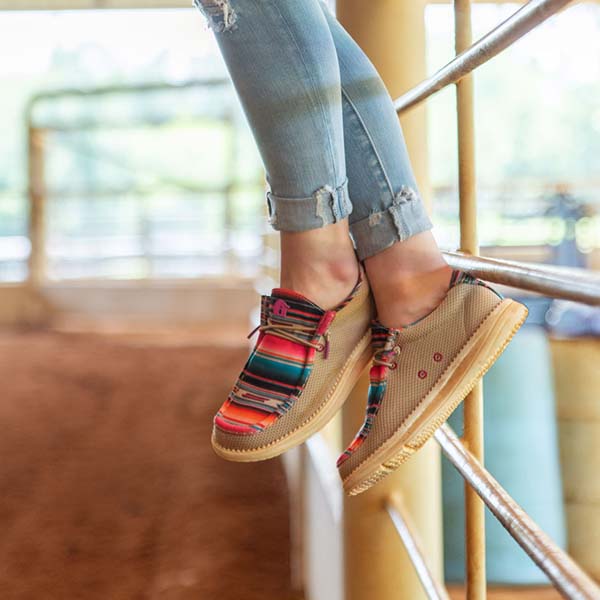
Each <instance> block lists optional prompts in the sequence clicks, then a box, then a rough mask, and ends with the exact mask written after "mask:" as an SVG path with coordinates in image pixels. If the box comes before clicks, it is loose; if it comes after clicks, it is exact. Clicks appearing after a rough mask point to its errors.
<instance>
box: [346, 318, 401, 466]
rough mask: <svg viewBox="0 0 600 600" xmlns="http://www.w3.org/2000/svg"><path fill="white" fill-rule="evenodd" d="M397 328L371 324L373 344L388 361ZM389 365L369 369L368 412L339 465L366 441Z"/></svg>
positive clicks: (378, 353)
mask: <svg viewBox="0 0 600 600" xmlns="http://www.w3.org/2000/svg"><path fill="white" fill-rule="evenodd" d="M396 331H398V330H397V329H392V328H387V327H384V326H383V325H382V324H381V323H379V322H378V321H373V322H372V324H371V344H372V346H373V349H374V351H375V355H376V356H377V357H378V358H382V359H383V360H386V361H391V360H392V359H393V355H394V353H393V350H392V346H393V340H394V335H395V332H396ZM388 372H389V367H386V366H385V365H373V366H372V367H371V369H370V371H369V380H370V381H369V393H368V395H367V414H366V417H365V420H364V423H363V425H362V427H361V428H360V430H359V432H358V433H357V434H356V436H355V438H354V439H353V440H352V442H351V444H350V445H349V446H348V448H346V450H345V451H344V452H343V453H342V454H341V455H340V457H339V458H338V460H337V466H338V467H339V466H340V465H341V464H343V463H344V462H345V461H346V460H348V458H350V456H351V455H352V453H353V452H355V451H356V449H357V448H358V447H359V446H360V445H361V444H362V443H363V442H364V441H365V439H366V437H367V435H369V432H370V431H371V428H372V427H373V421H374V420H375V416H376V415H377V412H378V411H379V407H380V406H381V403H382V401H383V398H384V396H385V390H386V388H387V376H388Z"/></svg>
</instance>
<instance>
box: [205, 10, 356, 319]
mask: <svg viewBox="0 0 600 600" xmlns="http://www.w3.org/2000/svg"><path fill="white" fill-rule="evenodd" d="M195 3H196V5H197V7H198V8H199V9H200V10H201V11H202V12H203V13H204V14H205V16H206V17H207V18H208V21H209V25H210V26H211V28H212V29H213V30H214V32H215V36H216V39H217V43H218V44H219V47H220V49H221V52H222V54H223V57H224V59H225V62H226V64H227V68H228V70H229V73H230V75H231V79H232V81H233V83H234V86H235V89H236V91H237V93H238V96H239V99H240V101H241V104H242V106H243V109H244V111H245V114H246V116H247V118H248V121H249V123H250V126H251V128H252V131H253V134H254V137H255V140H256V143H257V145H258V148H259V150H260V153H261V156H262V159H263V163H264V166H265V170H266V173H267V181H268V183H269V187H270V191H269V192H268V194H267V201H268V206H269V213H270V220H271V223H272V225H273V226H274V228H275V229H277V230H279V231H280V232H281V252H282V257H281V283H282V286H284V287H288V288H291V289H294V290H296V291H298V292H300V293H302V294H304V295H306V296H308V297H309V298H311V299H312V300H314V301H315V302H317V303H318V304H320V305H321V306H323V307H324V308H329V307H330V306H333V305H335V304H336V303H337V302H339V301H340V300H342V299H343V298H344V297H345V296H346V295H347V294H348V292H349V291H350V289H351V288H352V286H353V285H354V283H356V279H357V274H358V264H357V261H356V256H355V254H354V250H353V247H352V243H351V239H350V237H349V235H348V219H347V216H348V215H349V214H350V212H351V211H352V205H351V203H350V201H349V197H348V180H347V177H346V165H345V157H344V131H343V116H342V98H341V89H340V72H339V66H338V61H337V56H336V50H335V46H334V43H333V39H332V36H331V32H330V30H329V28H328V26H327V22H326V19H325V16H324V15H323V12H322V10H321V8H320V6H319V4H318V2H317V0H303V1H302V2H299V1H298V0H277V1H267V0H195Z"/></svg>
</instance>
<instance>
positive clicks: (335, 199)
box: [267, 178, 352, 231]
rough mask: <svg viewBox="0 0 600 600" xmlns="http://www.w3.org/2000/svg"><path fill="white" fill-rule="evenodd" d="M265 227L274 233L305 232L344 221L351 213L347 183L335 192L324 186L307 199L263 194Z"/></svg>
mask: <svg viewBox="0 0 600 600" xmlns="http://www.w3.org/2000/svg"><path fill="white" fill-rule="evenodd" d="M267 206H268V208H269V223H271V225H272V226H273V229H275V230H277V231H307V230H308V229H318V228H319V227H324V226H325V225H330V224H331V223H337V222H338V221H341V220H342V219H345V218H346V217H347V216H348V215H349V214H350V213H351V212H352V203H351V202H350V198H349V196H348V179H347V178H346V179H345V180H344V181H343V183H342V184H341V185H339V186H337V187H336V188H333V187H332V186H330V185H324V186H323V187H320V188H319V189H318V190H316V191H315V192H313V194H312V196H310V197H308V198H284V197H281V196H276V195H275V194H273V193H271V192H270V191H268V192H267Z"/></svg>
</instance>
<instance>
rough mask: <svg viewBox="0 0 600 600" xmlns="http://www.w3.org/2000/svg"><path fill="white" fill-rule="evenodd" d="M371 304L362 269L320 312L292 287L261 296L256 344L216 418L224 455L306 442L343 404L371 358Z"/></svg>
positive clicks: (217, 443)
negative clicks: (336, 300)
mask: <svg viewBox="0 0 600 600" xmlns="http://www.w3.org/2000/svg"><path fill="white" fill-rule="evenodd" d="M373 317H374V306H373V301H372V297H371V294H370V290H369V285H368V281H367V279H366V277H365V275H364V273H363V272H362V270H361V271H360V275H359V276H358V280H355V281H354V286H353V289H351V291H350V293H349V294H348V295H347V296H346V297H345V298H344V299H343V300H342V302H340V303H338V304H337V305H336V306H334V307H333V308H331V309H329V310H325V309H323V308H321V307H320V306H318V305H317V304H316V303H314V302H312V301H311V300H309V299H308V298H306V297H305V296H303V295H302V294H299V293H298V292H297V291H296V290H289V289H283V288H276V289H274V290H273V291H272V293H271V295H270V296H263V298H262V303H261V320H260V325H259V327H258V329H259V332H260V333H259V336H258V340H257V343H256V346H255V348H254V350H253V351H252V353H251V354H250V358H249V359H248V361H247V362H246V365H245V366H244V368H243V369H242V372H241V374H240V376H239V378H238V380H237V382H236V384H235V385H234V387H233V389H232V391H231V392H230V394H229V396H228V398H227V400H226V401H225V403H224V404H223V406H222V407H221V409H220V410H219V412H218V413H217V415H216V416H215V419H214V428H213V435H212V445H213V448H214V450H215V452H216V453H217V454H218V455H219V456H221V457H223V458H226V459H228V460H233V461H238V462H246V461H256V460H264V459H267V458H272V457H274V456H277V455H279V454H281V453H282V452H284V451H286V450H288V449H290V448H292V447H294V446H297V445H298V444H301V443H302V442H304V441H305V440H306V439H307V438H308V437H309V436H311V435H312V434H313V433H315V432H317V431H319V430H320V429H321V428H322V427H324V426H325V425H326V424H327V423H328V422H329V421H330V420H331V419H332V418H333V416H334V415H335V414H336V413H337V411H338V410H339V409H340V408H341V406H342V404H343V402H344V401H345V400H346V397H347V396H348V394H349V393H350V391H351V390H352V388H353V387H354V385H355V384H356V382H357V380H358V378H359V376H360V375H361V373H362V371H363V370H364V368H365V367H366V366H367V365H368V363H369V362H370V360H371V358H372V349H371V345H370V337H371V334H370V323H371V321H372V319H373Z"/></svg>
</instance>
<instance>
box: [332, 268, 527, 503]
mask: <svg viewBox="0 0 600 600" xmlns="http://www.w3.org/2000/svg"><path fill="white" fill-rule="evenodd" d="M526 317H527V308H526V307H525V306H523V305H522V304H520V303H519V302H516V301H514V300H511V299H510V298H503V296H502V295H501V294H499V293H498V292H496V291H495V290H494V289H493V288H491V287H490V286H489V285H488V284H486V283H484V282H483V281H481V280H479V279H477V278H475V277H472V276H470V275H468V274H467V273H465V272H463V271H459V270H456V269H455V270H453V272H452V275H451V278H450V285H449V289H448V291H447V293H446V296H445V297H444V299H443V300H442V302H441V303H440V304H439V305H438V306H437V307H436V308H435V309H434V310H433V311H431V312H430V313H429V314H427V315H425V316H424V317H422V318H421V319H419V320H418V321H415V322H414V323H411V324H410V325H407V326H404V327H401V328H390V327H384V326H383V325H382V324H381V323H379V322H377V321H376V320H375V321H373V323H372V344H373V348H374V359H373V364H372V367H371V370H370V386H369V393H368V399H367V415H366V419H365V421H364V424H363V426H362V428H361V429H360V431H359V432H358V434H357V435H356V437H355V438H354V440H353V442H352V443H351V444H350V446H349V447H348V448H347V450H346V451H345V452H344V453H343V454H342V455H341V456H340V457H339V459H338V462H337V466H338V469H339V472H340V476H341V478H342V480H343V482H344V490H345V491H346V493H348V494H349V495H356V494H359V493H361V492H364V491H365V490H367V489H369V488H370V487H371V486H372V485H374V484H375V483H377V482H378V481H379V480H380V479H382V478H383V477H385V476H386V475H387V474H388V473H391V472H392V471H393V470H394V469H396V468H397V467H398V466H399V465H401V464H402V463H403V462H405V461H406V460H407V459H408V458H410V456H411V455H412V454H413V453H414V452H416V451H417V450H418V449H419V448H421V446H423V444H425V442H426V441H427V440H428V439H429V438H430V437H431V436H432V435H433V434H434V432H435V430H436V429H438V427H440V426H441V425H442V424H443V423H444V422H445V421H446V420H447V419H448V417H449V416H450V414H451V413H452V411H454V409H455V408H456V407H457V406H458V405H459V404H460V402H461V401H462V400H463V399H464V398H465V396H466V395H467V394H468V393H469V391H471V389H472V388H473V387H474V386H475V384H476V383H477V381H478V380H479V379H480V378H481V377H482V376H483V374H484V373H485V372H486V371H487V370H488V369H489V368H490V367H491V365H492V364H493V363H494V361H495V360H496V359H497V358H498V356H499V355H500V354H501V353H502V351H503V350H504V348H505V347H506V346H507V344H508V342H509V341H510V340H511V338H512V337H513V335H514V334H515V333H516V331H517V330H518V329H519V327H520V326H521V325H522V324H523V322H524V321H525V319H526Z"/></svg>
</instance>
